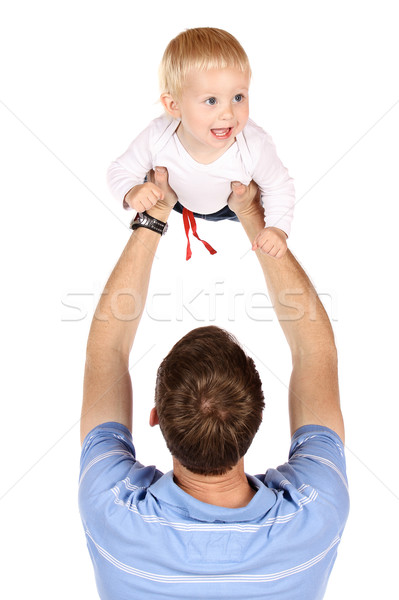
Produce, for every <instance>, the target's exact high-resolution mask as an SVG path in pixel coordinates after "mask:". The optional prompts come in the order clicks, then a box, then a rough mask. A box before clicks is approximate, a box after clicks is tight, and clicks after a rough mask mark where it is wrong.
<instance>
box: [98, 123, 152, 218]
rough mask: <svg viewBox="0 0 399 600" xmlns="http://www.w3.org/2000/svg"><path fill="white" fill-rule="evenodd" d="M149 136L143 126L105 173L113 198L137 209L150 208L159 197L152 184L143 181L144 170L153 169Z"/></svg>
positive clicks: (125, 205)
mask: <svg viewBox="0 0 399 600" xmlns="http://www.w3.org/2000/svg"><path fill="white" fill-rule="evenodd" d="M150 135H151V132H150V128H149V127H147V128H146V129H145V130H144V131H142V132H141V133H140V135H139V136H137V138H136V139H135V140H133V142H132V143H131V144H130V146H129V148H128V149H127V150H126V152H124V153H123V154H122V155H121V156H119V157H118V158H117V159H116V160H114V161H113V162H112V163H111V164H110V166H109V168H108V173H107V180H108V185H109V187H110V189H111V192H112V193H113V195H114V196H115V198H116V199H117V200H118V201H119V202H123V206H124V208H133V209H134V210H136V211H137V212H141V211H143V210H145V208H144V206H145V207H146V208H148V209H149V208H151V207H152V206H153V205H154V204H155V203H156V200H157V199H158V198H160V197H161V193H160V190H159V188H158V187H157V186H155V184H153V183H143V182H144V178H145V176H146V173H148V171H150V170H151V169H152V168H153V164H152V155H151V151H150V146H151V142H150ZM154 188H156V189H154ZM154 194H155V195H154ZM155 196H156V199H154V198H155Z"/></svg>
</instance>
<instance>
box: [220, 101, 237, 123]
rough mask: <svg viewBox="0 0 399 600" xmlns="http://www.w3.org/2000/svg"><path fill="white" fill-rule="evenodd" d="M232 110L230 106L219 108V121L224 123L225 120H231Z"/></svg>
mask: <svg viewBox="0 0 399 600" xmlns="http://www.w3.org/2000/svg"><path fill="white" fill-rule="evenodd" d="M233 116H234V115H233V109H232V107H231V105H230V104H227V105H225V106H222V107H221V110H220V113H219V117H220V119H222V120H224V121H226V120H227V119H232V118H233Z"/></svg>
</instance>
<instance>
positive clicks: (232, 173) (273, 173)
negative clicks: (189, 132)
mask: <svg viewBox="0 0 399 600" xmlns="http://www.w3.org/2000/svg"><path fill="white" fill-rule="evenodd" d="M179 123H180V121H179V120H176V119H172V118H171V117H168V116H161V117H158V118H157V119H154V120H153V121H151V123H150V124H149V125H148V127H147V128H146V129H144V131H142V132H141V133H140V134H139V135H138V136H137V138H136V139H135V140H134V141H133V142H132V143H131V144H130V146H129V148H128V149H127V150H126V152H125V153H124V154H122V155H121V156H120V157H119V158H117V159H116V160H115V161H114V162H112V163H111V165H110V167H109V169H108V176H107V178H108V184H109V186H110V188H111V190H112V193H113V194H114V196H115V197H116V198H117V199H118V200H119V201H122V200H123V199H124V197H125V195H126V194H127V192H128V191H129V190H130V189H131V188H132V187H134V186H135V185H138V184H141V183H143V181H144V177H145V175H146V173H147V172H148V171H150V170H151V169H154V168H155V167H156V166H159V167H166V168H167V170H168V174H169V184H170V186H171V188H172V189H173V190H174V191H175V192H176V194H177V197H178V200H179V202H180V204H182V205H183V206H184V207H186V208H187V209H188V210H191V211H192V212H196V213H200V214H205V215H208V214H212V213H215V212H217V211H219V210H221V209H222V208H223V207H225V206H226V205H227V200H228V197H229V196H230V194H231V182H232V181H241V183H243V184H245V185H248V184H249V183H250V181H251V180H252V179H253V180H254V181H255V182H256V183H257V184H258V186H259V188H260V190H261V198H262V202H263V206H264V209H265V215H266V226H267V227H279V228H280V229H282V230H283V231H284V232H285V233H286V234H287V236H288V235H289V234H290V229H291V221H292V217H293V212H294V204H295V190H294V184H293V180H292V178H291V177H290V176H289V174H288V171H287V169H286V168H285V167H284V165H283V164H282V162H281V161H280V159H279V158H278V156H277V154H276V149H275V146H274V144H273V141H272V139H271V137H270V135H269V134H268V133H266V132H265V131H264V130H263V129H262V128H261V127H259V126H258V125H256V124H255V123H254V122H253V121H252V120H251V119H249V120H248V122H247V124H246V126H245V127H244V129H243V130H242V132H241V133H239V134H238V135H237V137H236V141H235V143H234V144H232V146H230V147H229V148H228V149H227V150H226V152H225V153H224V154H222V156H220V157H219V158H218V159H217V160H215V161H214V162H212V163H210V164H208V165H203V164H201V163H198V162H197V161H196V160H194V159H193V158H192V157H191V156H190V154H189V153H188V152H187V150H185V148H184V147H183V145H182V144H181V142H180V140H179V138H178V136H177V134H176V129H177V127H178V125H179ZM124 206H125V208H129V207H128V205H127V204H126V203H125V202H124Z"/></svg>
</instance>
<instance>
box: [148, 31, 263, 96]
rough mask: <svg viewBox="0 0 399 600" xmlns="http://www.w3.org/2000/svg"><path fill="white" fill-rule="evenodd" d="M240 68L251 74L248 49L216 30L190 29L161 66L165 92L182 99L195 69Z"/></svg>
mask: <svg viewBox="0 0 399 600" xmlns="http://www.w3.org/2000/svg"><path fill="white" fill-rule="evenodd" d="M226 67H230V68H236V69H239V70H240V71H243V72H245V71H248V73H249V75H251V67H250V65H249V60H248V56H247V55H246V53H245V50H244V48H243V47H242V46H241V44H240V43H239V42H238V41H237V40H236V38H235V37H234V36H232V35H231V34H230V33H228V32H227V31H224V30H223V29H215V28H213V27H198V28H196V29H187V30H186V31H183V32H182V33H180V34H179V35H178V36H177V37H175V38H174V39H173V40H171V41H170V42H169V44H168V46H167V48H166V50H165V53H164V55H163V58H162V62H161V64H160V67H159V84H160V88H161V93H162V94H163V93H169V94H171V95H172V96H175V97H176V98H179V97H180V96H181V93H182V89H183V86H184V81H185V79H186V77H187V74H188V73H189V72H190V71H191V70H193V69H194V70H200V71H207V70H208V69H224V68H226Z"/></svg>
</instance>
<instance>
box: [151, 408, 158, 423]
mask: <svg viewBox="0 0 399 600" xmlns="http://www.w3.org/2000/svg"><path fill="white" fill-rule="evenodd" d="M155 425H159V419H158V413H157V409H156V408H155V406H154V408H152V409H151V412H150V426H151V427H155Z"/></svg>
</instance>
